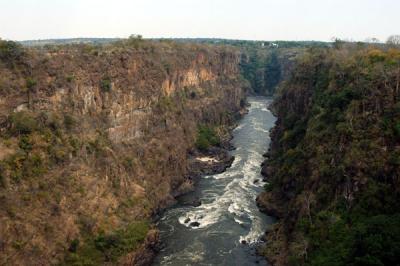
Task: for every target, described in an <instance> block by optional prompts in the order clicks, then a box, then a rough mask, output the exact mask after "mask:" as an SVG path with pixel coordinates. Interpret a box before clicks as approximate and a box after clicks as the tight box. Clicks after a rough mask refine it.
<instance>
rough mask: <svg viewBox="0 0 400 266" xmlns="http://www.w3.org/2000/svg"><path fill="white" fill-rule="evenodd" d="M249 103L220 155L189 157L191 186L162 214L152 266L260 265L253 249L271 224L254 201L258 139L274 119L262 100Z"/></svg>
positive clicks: (259, 186) (257, 180) (259, 182)
mask: <svg viewBox="0 0 400 266" xmlns="http://www.w3.org/2000/svg"><path fill="white" fill-rule="evenodd" d="M249 102H250V103H251V106H250V107H249V114H248V115H246V116H245V117H244V118H243V119H241V120H240V121H239V124H238V125H237V126H236V127H235V128H234V129H233V131H232V133H233V134H232V135H233V139H231V137H229V138H227V140H228V141H225V142H224V145H221V146H222V147H221V148H222V149H221V148H220V149H217V150H210V151H209V152H210V153H201V154H197V153H193V154H191V158H190V160H191V161H192V164H190V165H191V166H192V167H193V169H192V170H194V171H192V173H194V175H193V184H196V185H195V186H194V190H190V192H188V193H186V194H184V195H182V196H180V197H178V203H177V204H176V205H174V206H173V207H171V208H169V209H167V210H166V211H164V212H163V213H162V214H161V217H160V219H159V222H158V227H159V229H160V233H161V234H160V236H161V239H162V241H163V246H162V250H161V251H160V253H159V255H158V256H157V258H156V260H155V263H154V265H168V264H170V265H180V264H182V265H186V264H196V263H198V264H202V263H203V264H212V265H232V263H244V264H245V265H252V264H254V265H257V264H258V263H261V264H262V263H263V258H262V257H258V256H256V254H255V253H254V251H255V250H254V247H255V245H256V243H258V241H259V238H260V237H261V236H262V233H263V231H262V230H263V228H265V227H268V225H269V224H270V223H271V221H270V219H269V218H268V216H265V215H264V214H261V213H260V212H259V211H258V209H257V206H256V205H255V201H254V199H255V196H256V195H257V194H258V193H259V192H261V190H262V187H263V182H262V177H261V175H260V174H259V172H260V169H259V164H260V163H261V161H262V154H263V153H264V152H265V150H266V147H265V145H264V144H263V143H262V140H263V137H261V136H264V137H265V136H267V135H268V129H269V127H270V126H271V125H273V122H274V118H273V116H272V115H271V114H270V112H269V111H268V110H267V109H266V104H267V103H268V100H267V99H266V98H263V97H250V98H249ZM229 140H230V143H231V145H227V144H228V143H229ZM232 146H234V147H235V149H232V148H233V147H232ZM233 158H234V160H233V161H232V159H233ZM224 170H226V171H224ZM198 171H200V172H198ZM196 173H197V174H196ZM243 243H246V244H245V245H244V244H243ZM224 254H225V255H224ZM228 254H230V255H228ZM235 258H236V259H235Z"/></svg>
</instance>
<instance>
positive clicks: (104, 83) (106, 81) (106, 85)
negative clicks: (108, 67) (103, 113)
mask: <svg viewBox="0 0 400 266" xmlns="http://www.w3.org/2000/svg"><path fill="white" fill-rule="evenodd" d="M100 88H101V90H102V91H103V92H110V91H111V88H112V84H111V79H110V78H109V77H104V78H102V80H101V81H100Z"/></svg>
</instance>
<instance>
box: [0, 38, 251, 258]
mask: <svg viewBox="0 0 400 266" xmlns="http://www.w3.org/2000/svg"><path fill="white" fill-rule="evenodd" d="M238 62H239V56H238V54H237V53H236V52H235V51H234V50H232V49H227V48H217V47H209V46H206V45H184V44H180V45H177V44H175V43H172V42H147V41H142V40H140V39H134V38H133V39H130V40H128V41H122V42H118V43H115V44H111V45H106V46H91V45H70V46H50V47H46V48H35V49H24V48H22V47H20V46H18V45H16V44H15V43H12V42H4V41H2V42H1V43H0V184H1V185H0V202H1V203H0V206H1V207H0V217H1V223H0V264H14V265H48V264H57V263H60V262H63V261H64V262H65V263H67V264H72V265H99V264H109V263H117V262H119V263H125V264H140V263H146V262H147V260H146V259H147V258H146V257H144V258H143V257H142V258H141V259H143V261H135V260H136V259H137V258H138V257H139V258H140V255H143V254H140V253H144V251H145V250H144V246H143V245H144V244H146V245H153V244H154V243H155V242H156V240H157V232H156V231H155V230H153V229H152V226H151V224H150V222H149V221H150V217H151V215H152V214H153V213H155V212H156V211H157V210H159V209H161V208H163V207H165V206H167V205H168V204H170V203H171V202H172V201H173V197H174V195H177V194H179V192H180V191H183V190H184V189H185V188H187V187H190V186H191V180H190V178H189V177H188V176H187V174H188V160H187V156H188V152H190V151H191V150H193V149H194V144H195V141H196V136H197V134H198V130H197V128H198V126H199V125H202V126H203V128H204V127H210V128H211V127H218V128H219V129H221V128H222V129H223V128H224V126H227V125H230V124H232V123H233V121H234V119H235V116H236V114H237V112H238V111H239V110H240V109H241V108H242V107H243V103H244V92H243V90H242V88H241V86H240V81H239V80H238V76H239V70H238ZM221 131H223V130H219V132H221ZM135 250H136V252H134V251H135ZM65 254H67V256H66V257H65V258H64V256H65ZM129 254H130V255H129ZM137 255H139V256H137Z"/></svg>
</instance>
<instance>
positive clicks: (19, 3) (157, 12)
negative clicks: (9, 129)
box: [0, 0, 400, 41]
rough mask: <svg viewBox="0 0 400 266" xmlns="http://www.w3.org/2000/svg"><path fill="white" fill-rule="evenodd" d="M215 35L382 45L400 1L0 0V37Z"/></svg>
mask: <svg viewBox="0 0 400 266" xmlns="http://www.w3.org/2000/svg"><path fill="white" fill-rule="evenodd" d="M130 34H142V35H143V36H144V37H221V38H232V39H257V40H278V39H279V40H330V39H331V38H332V37H334V36H335V37H339V38H347V39H350V38H351V39H354V40H364V39H366V38H367V37H376V38H378V39H380V40H382V41H384V40H386V38H387V37H388V36H389V35H391V34H400V0H0V38H2V39H13V40H26V39H46V38H70V37H127V36H129V35H130Z"/></svg>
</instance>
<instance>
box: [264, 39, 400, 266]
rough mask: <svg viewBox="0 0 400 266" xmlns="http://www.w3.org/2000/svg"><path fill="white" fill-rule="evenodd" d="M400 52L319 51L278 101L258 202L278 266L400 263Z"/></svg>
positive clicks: (269, 254)
mask: <svg viewBox="0 0 400 266" xmlns="http://www.w3.org/2000/svg"><path fill="white" fill-rule="evenodd" d="M399 86H400V51H399V50H396V49H388V50H384V49H378V48H374V47H366V48H365V47H362V46H356V45H351V46H348V47H336V49H334V48H332V49H312V50H310V51H309V52H308V54H306V55H305V56H304V57H303V58H302V59H301V60H300V61H299V62H298V63H297V66H296V67H295V69H294V71H293V73H292V75H291V78H290V79H289V80H288V81H287V82H286V83H285V84H284V85H283V86H282V90H281V91H280V94H279V96H278V97H277V98H276V100H275V102H274V106H273V109H274V112H275V113H276V115H277V117H278V121H277V124H276V127H275V129H274V131H273V134H272V146H271V150H270V151H269V152H268V154H267V155H266V156H267V157H268V158H267V160H266V161H265V163H264V167H263V174H264V175H265V176H266V179H267V180H268V181H269V184H268V185H267V186H266V192H265V193H263V194H262V195H260V196H259V198H258V199H257V200H258V203H259V205H260V206H261V208H262V209H263V210H264V211H266V212H267V213H269V214H272V215H275V216H278V217H279V218H281V219H280V220H279V222H278V224H277V225H276V226H275V229H274V230H272V231H271V232H269V233H268V234H267V243H266V247H265V249H264V250H263V252H264V254H265V255H266V256H267V257H268V258H269V259H270V261H271V262H272V263H273V264H275V265H398V262H399V260H400V257H399V254H400V252H399V251H400V231H399V228H400V205H399V202H400V194H399V193H400V191H399V190H400V183H399V174H400V167H399V166H400V131H399V129H400V100H399V99H400V98H399V97H400V94H399V93H400V91H399V88H400V87H399Z"/></svg>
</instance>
